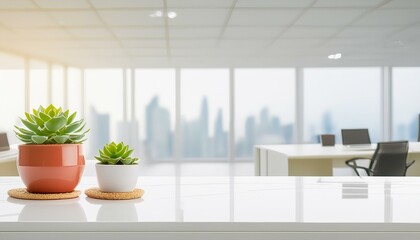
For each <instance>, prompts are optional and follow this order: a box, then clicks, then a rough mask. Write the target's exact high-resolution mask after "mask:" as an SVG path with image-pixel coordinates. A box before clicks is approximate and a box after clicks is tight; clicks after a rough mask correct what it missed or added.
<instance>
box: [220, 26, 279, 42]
mask: <svg viewBox="0 0 420 240" xmlns="http://www.w3.org/2000/svg"><path fill="white" fill-rule="evenodd" d="M283 30H284V28H282V27H227V28H226V31H225V32H224V35H223V38H224V39H273V38H275V37H276V36H278V35H279V34H280V33H281V32H282V31H283Z"/></svg>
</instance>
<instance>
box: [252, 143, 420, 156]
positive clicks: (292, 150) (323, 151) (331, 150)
mask: <svg viewBox="0 0 420 240" xmlns="http://www.w3.org/2000/svg"><path fill="white" fill-rule="evenodd" d="M372 146H376V144H372ZM255 147H256V148H259V149H265V150H270V151H274V152H278V153H283V154H286V155H287V156H288V158H289V159H293V158H299V159H305V158H307V159H312V158H332V157H346V156H372V154H373V152H374V150H352V149H349V148H346V147H344V146H343V145H341V144H336V145H335V146H331V147H323V146H321V144H282V145H257V146H255ZM409 153H420V142H410V143H409Z"/></svg>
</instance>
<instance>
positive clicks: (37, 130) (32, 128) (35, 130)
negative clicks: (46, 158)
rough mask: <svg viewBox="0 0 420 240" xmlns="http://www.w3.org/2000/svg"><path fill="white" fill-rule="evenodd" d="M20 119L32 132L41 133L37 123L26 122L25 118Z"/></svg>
mask: <svg viewBox="0 0 420 240" xmlns="http://www.w3.org/2000/svg"><path fill="white" fill-rule="evenodd" d="M20 121H22V123H23V125H25V126H26V127H27V128H28V129H29V130H32V131H33V132H34V133H36V134H41V131H39V129H38V125H36V124H34V123H31V122H28V121H26V120H25V119H22V118H21V119H20Z"/></svg>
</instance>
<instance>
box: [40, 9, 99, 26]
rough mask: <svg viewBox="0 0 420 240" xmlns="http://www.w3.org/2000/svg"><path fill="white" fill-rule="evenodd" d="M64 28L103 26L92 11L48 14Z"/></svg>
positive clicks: (52, 12) (53, 12)
mask: <svg viewBox="0 0 420 240" xmlns="http://www.w3.org/2000/svg"><path fill="white" fill-rule="evenodd" d="M48 13H49V14H50V15H51V16H52V17H53V18H54V19H55V20H56V21H57V23H58V24H59V25H62V26H101V25H102V23H101V21H100V19H99V18H98V17H97V16H96V14H94V13H93V12H92V11H51V12H48Z"/></svg>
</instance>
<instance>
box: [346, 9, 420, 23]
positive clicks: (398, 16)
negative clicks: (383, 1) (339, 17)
mask: <svg viewBox="0 0 420 240" xmlns="http://www.w3.org/2000/svg"><path fill="white" fill-rule="evenodd" d="M418 21H420V9H380V10H376V11H374V12H372V13H370V14H369V15H367V16H365V17H363V18H362V19H360V20H359V21H357V22H356V23H354V25H356V26H403V25H408V24H414V23H417V22H418Z"/></svg>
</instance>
